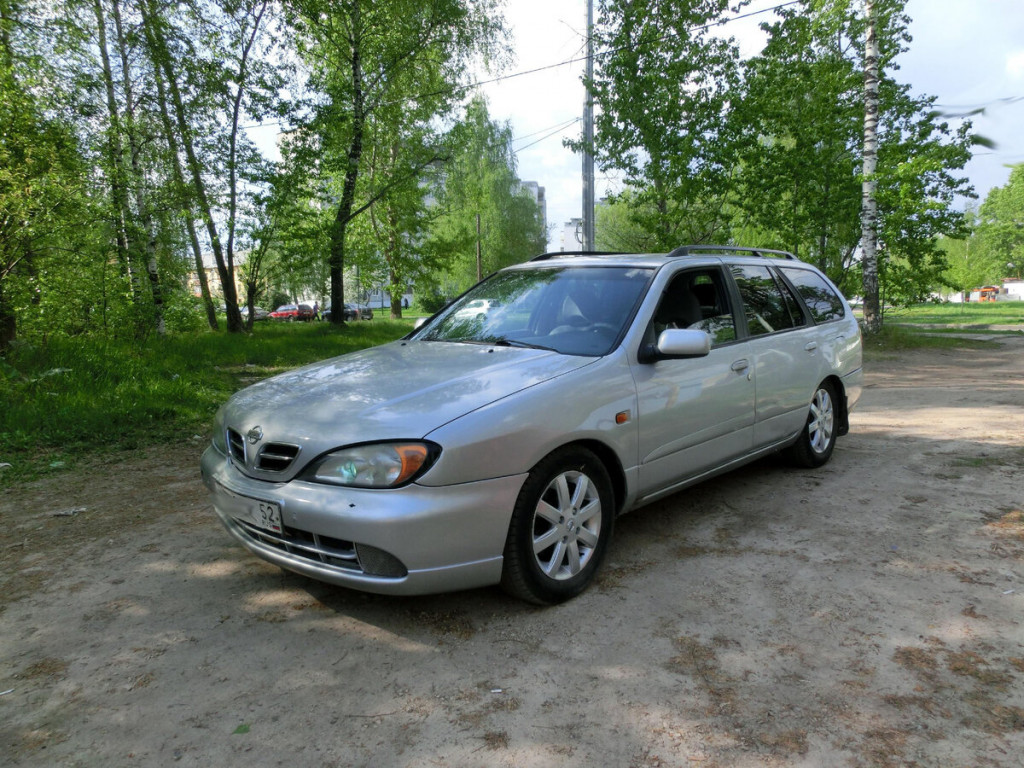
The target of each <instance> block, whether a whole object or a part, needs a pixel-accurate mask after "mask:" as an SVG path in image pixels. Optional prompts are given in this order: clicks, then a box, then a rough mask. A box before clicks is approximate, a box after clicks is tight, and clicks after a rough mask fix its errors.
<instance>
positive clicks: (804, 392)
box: [731, 264, 824, 448]
mask: <svg viewBox="0 0 1024 768" xmlns="http://www.w3.org/2000/svg"><path fill="white" fill-rule="evenodd" d="M731 272H732V275H733V278H734V279H735V282H736V286H737V289H738V291H739V295H740V299H741V301H742V302H743V318H742V321H745V323H746V331H747V337H748V344H749V349H750V359H751V364H752V370H753V375H754V383H755V389H756V393H755V398H756V406H755V421H754V433H753V441H754V446H755V447H756V448H764V447H767V446H771V445H773V444H776V443H779V442H782V441H785V440H787V439H789V438H791V437H793V436H794V435H796V434H797V433H798V432H799V431H800V430H801V429H802V428H803V426H804V422H805V421H806V419H807V413H808V408H809V406H810V402H811V397H812V396H813V394H814V391H815V389H816V387H817V385H818V383H819V382H820V381H821V380H822V378H823V372H822V371H823V367H824V366H823V364H822V340H821V338H820V335H821V334H820V331H819V329H818V328H817V327H815V325H814V324H813V323H812V322H811V321H810V318H809V317H808V316H807V315H806V313H805V312H804V310H803V307H802V306H801V304H800V303H799V302H798V301H797V299H796V297H795V296H794V295H793V292H792V290H791V289H790V287H789V286H788V285H787V284H786V283H785V281H783V280H781V279H780V278H779V277H778V276H777V275H776V273H775V272H774V270H773V269H772V268H771V266H769V265H768V264H737V265H733V266H732V268H731Z"/></svg>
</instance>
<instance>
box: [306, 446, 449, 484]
mask: <svg viewBox="0 0 1024 768" xmlns="http://www.w3.org/2000/svg"><path fill="white" fill-rule="evenodd" d="M439 453H440V448H438V446H436V445H434V444H433V443H419V442H416V443H413V442H403V443H370V444H368V445H357V446H353V447H352V448H342V449H341V450H338V451H333V452H331V453H328V454H327V455H326V456H324V457H323V458H321V459H319V460H318V461H317V462H316V463H314V464H313V466H312V468H311V469H310V473H309V475H308V478H309V479H310V480H314V481H315V482H318V483H331V484H332V485H347V486H350V487H353V488H396V487H398V486H400V485H404V484H405V483H408V482H410V481H412V480H413V479H415V478H416V477H417V476H419V475H420V474H422V473H423V472H424V471H426V469H427V468H428V467H429V466H430V465H431V464H433V463H434V460H435V459H436V458H437V456H438V454H439Z"/></svg>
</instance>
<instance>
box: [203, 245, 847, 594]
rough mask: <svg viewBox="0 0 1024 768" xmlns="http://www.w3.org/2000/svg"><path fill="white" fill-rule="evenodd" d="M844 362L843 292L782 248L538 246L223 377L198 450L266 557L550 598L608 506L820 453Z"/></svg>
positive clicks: (405, 589) (569, 576)
mask: <svg viewBox="0 0 1024 768" xmlns="http://www.w3.org/2000/svg"><path fill="white" fill-rule="evenodd" d="M467 308H472V311H465V310H466V309H467ZM861 382H862V369H861V336H860V330H859V327H858V324H857V321H856V320H855V319H854V317H853V314H852V312H851V310H850V306H849V305H848V304H847V302H846V300H845V299H844V298H843V297H842V295H841V294H840V292H839V291H838V290H837V289H836V287H835V286H834V285H833V284H832V283H830V282H829V281H828V279H827V278H826V277H825V276H824V275H823V274H822V273H821V272H819V271H818V270H817V269H815V268H814V267H813V266H810V265H808V264H804V263H802V262H800V261H798V260H796V259H795V258H793V257H792V256H791V255H789V254H785V253H781V252H777V251H767V250H761V249H748V248H731V247H722V246H686V247H683V248H678V249H676V250H675V251H673V252H672V253H670V254H667V255H664V254H660V255H650V254H648V255H630V254H614V255H597V254H579V253H554V254H546V255H544V256H541V257H538V258H537V259H534V260H533V261H531V262H529V263H526V264H520V265H517V266H514V267H509V268H507V269H504V270H502V271H500V272H497V273H496V274H494V275H492V276H491V277H489V278H488V279H486V280H484V281H483V282H481V283H480V284H478V285H477V286H475V287H474V288H473V289H471V290H470V291H469V292H468V293H466V294H465V295H464V296H462V297H461V298H460V299H458V300H456V301H455V302H453V303H452V304H451V305H450V306H448V307H446V308H445V309H444V310H442V311H441V312H439V313H438V314H437V315H435V316H434V317H432V318H431V319H430V320H429V321H427V322H426V323H425V324H423V325H422V326H421V327H419V328H417V329H416V330H415V331H413V332H412V333H410V334H409V335H408V336H406V337H405V338H404V339H401V340H399V341H395V342H392V343H390V344H385V345H383V346H380V347H376V348H373V349H368V350H364V351H361V352H356V353H353V354H349V355H344V356H341V357H336V358H334V359H331V360H326V361H324V362H321V363H317V364H315V365H311V366H307V367H304V368H300V369H297V370H295V371H292V372H290V373H286V374H283V375H280V376H276V377H274V378H271V379H268V380H266V381H263V382H261V383H259V384H256V385H254V386H251V387H249V388H247V389H245V390H242V391H241V392H238V393H237V394H235V395H234V396H233V397H232V398H231V399H230V400H229V401H228V403H227V404H226V405H225V406H224V407H223V408H221V409H220V411H219V413H218V414H217V418H216V425H215V429H214V436H213V440H212V444H211V445H210V447H209V448H208V449H207V450H206V452H205V453H204V455H203V459H202V471H203V478H204V481H205V483H206V485H207V486H208V487H209V489H210V491H211V493H212V496H213V504H214V508H215V509H216V512H217V514H218V516H219V517H220V519H221V521H222V522H223V523H224V525H225V526H226V527H227V529H228V531H230V533H231V535H233V536H234V537H235V538H236V539H237V540H238V541H239V542H241V544H242V545H244V546H245V547H247V548H248V549H249V550H250V551H252V552H253V553H255V554H256V555H258V556H259V557H262V558H264V559H266V560H268V561H270V562H272V563H275V564H277V565H279V566H280V567H282V568H286V569H288V570H291V571H295V572H297V573H301V574H305V575H306V576H309V577H312V578H314V579H320V580H322V581H326V582H331V583H334V584H339V585H343V586H346V587H351V588H353V589H358V590H365V591H370V592H379V593H385V594H397V595H411V594H423V593H430V592H440V591H448V590H457V589H465V588H469V587H478V586H483V585H488V584H499V583H500V584H501V585H502V586H503V587H504V588H505V589H506V590H508V591H509V592H511V593H512V594H514V595H517V596H519V597H521V598H523V599H525V600H528V601H531V602H534V603H540V604H548V603H557V602H560V601H563V600H566V599H568V598H571V597H573V596H575V595H577V594H579V593H580V592H581V591H583V590H584V589H585V588H586V586H587V584H588V583H589V582H590V581H591V580H592V579H593V578H594V574H595V573H596V571H597V570H598V568H599V567H600V564H601V561H602V559H603V558H604V556H605V554H606V552H607V550H608V547H609V546H610V541H611V537H612V530H613V527H614V523H615V519H616V517H617V516H618V515H620V514H622V513H624V512H626V511H629V510H633V509H636V508H637V507H640V506H642V505H644V504H649V503H650V502H653V501H655V500H658V499H661V498H663V497H665V496H666V495H668V494H671V493H676V492H678V491H680V490H681V489H683V488H686V487H687V486H689V485H692V484H694V483H697V482H699V481H701V480H704V479H706V478H708V477H711V476H713V475H716V474H719V473H721V472H725V471H728V470H731V469H734V468H736V467H738V466H740V465H741V464H744V463H746V462H749V461H752V460H754V459H757V458H758V457H761V456H764V455H766V454H768V453H771V452H773V451H780V450H784V451H785V452H786V453H787V454H788V455H789V456H790V457H791V459H792V460H793V461H794V462H795V463H796V464H798V465H801V466H806V467H816V466H820V465H821V464H824V463H825V462H826V461H828V460H829V457H830V456H831V455H832V451H833V449H834V447H835V444H836V438H837V437H838V436H841V435H843V434H845V433H846V431H847V429H848V424H849V420H848V416H849V412H850V410H851V409H852V408H853V407H854V404H855V403H856V402H857V400H858V398H859V397H860V393H861Z"/></svg>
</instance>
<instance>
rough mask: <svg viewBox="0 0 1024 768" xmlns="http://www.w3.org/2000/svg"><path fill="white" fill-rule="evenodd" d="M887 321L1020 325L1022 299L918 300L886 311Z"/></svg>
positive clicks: (1023, 313)
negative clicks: (921, 302) (988, 300)
mask: <svg viewBox="0 0 1024 768" xmlns="http://www.w3.org/2000/svg"><path fill="white" fill-rule="evenodd" d="M885 321H886V322H887V323H915V324H916V323H929V324H930V323H934V324H942V325H1022V324H1024V301H994V302H986V303H984V304H980V303H974V304H918V305H916V306H913V307H908V308H906V309H898V310H891V311H888V312H886V314H885Z"/></svg>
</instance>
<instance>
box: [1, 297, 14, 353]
mask: <svg viewBox="0 0 1024 768" xmlns="http://www.w3.org/2000/svg"><path fill="white" fill-rule="evenodd" d="M17 337H18V319H17V318H16V317H15V316H14V311H13V310H12V309H11V308H10V306H8V304H7V302H6V301H5V300H4V284H3V281H2V280H0V354H3V353H4V352H6V351H7V349H8V348H9V347H10V346H11V342H12V341H14V340H15V339H16V338H17Z"/></svg>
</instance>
